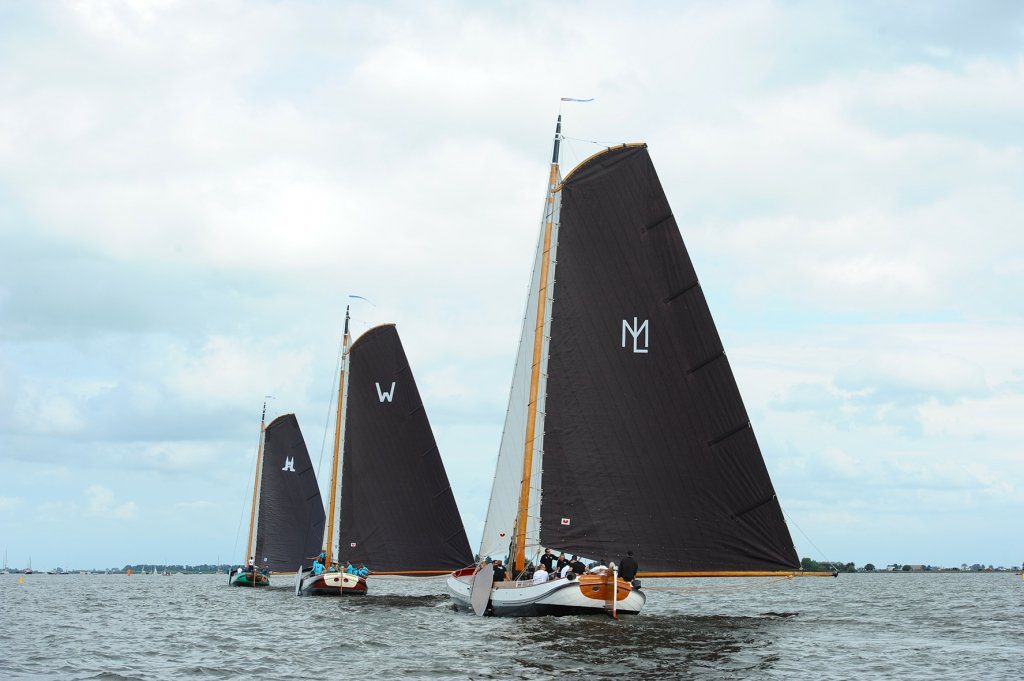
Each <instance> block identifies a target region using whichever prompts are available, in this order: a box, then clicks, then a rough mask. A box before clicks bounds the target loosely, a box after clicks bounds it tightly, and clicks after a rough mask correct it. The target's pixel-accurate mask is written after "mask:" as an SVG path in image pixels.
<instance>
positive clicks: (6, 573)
mask: <svg viewBox="0 0 1024 681" xmlns="http://www.w3.org/2000/svg"><path fill="white" fill-rule="evenodd" d="M9 574H11V571H10V570H9V569H7V549H4V569H3V571H2V572H0V575H9Z"/></svg>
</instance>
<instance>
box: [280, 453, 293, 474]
mask: <svg viewBox="0 0 1024 681" xmlns="http://www.w3.org/2000/svg"><path fill="white" fill-rule="evenodd" d="M281 470H283V471H291V472H292V473H294V472H295V457H294V456H289V457H288V458H286V459H285V460H284V468H282V469H281Z"/></svg>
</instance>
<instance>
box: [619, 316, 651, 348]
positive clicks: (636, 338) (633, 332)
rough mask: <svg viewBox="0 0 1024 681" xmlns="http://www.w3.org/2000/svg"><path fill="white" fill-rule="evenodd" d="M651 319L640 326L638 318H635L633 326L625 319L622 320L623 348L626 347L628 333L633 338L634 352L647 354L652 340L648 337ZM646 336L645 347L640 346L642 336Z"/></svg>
mask: <svg viewBox="0 0 1024 681" xmlns="http://www.w3.org/2000/svg"><path fill="white" fill-rule="evenodd" d="M649 321H650V320H649V319H645V320H644V323H643V324H640V323H639V321H638V320H637V318H636V317H633V325H632V326H630V324H629V322H628V321H627V320H625V319H623V320H622V347H626V332H627V331H628V332H629V335H630V336H632V337H633V352H641V353H643V352H647V349H648V347H649V346H650V339H649V337H648V330H649V327H648V322H649ZM641 333H642V334H643V335H644V339H643V345H642V346H641V344H640V334H641Z"/></svg>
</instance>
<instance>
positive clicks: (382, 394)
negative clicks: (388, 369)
mask: <svg viewBox="0 0 1024 681" xmlns="http://www.w3.org/2000/svg"><path fill="white" fill-rule="evenodd" d="M374 385H376V386H377V397H379V398H380V401H381V402H383V401H385V400H387V401H388V402H390V401H391V399H392V398H393V397H394V396H395V382H394V381H391V390H388V391H387V392H385V391H383V390H381V389H380V383H375V384H374Z"/></svg>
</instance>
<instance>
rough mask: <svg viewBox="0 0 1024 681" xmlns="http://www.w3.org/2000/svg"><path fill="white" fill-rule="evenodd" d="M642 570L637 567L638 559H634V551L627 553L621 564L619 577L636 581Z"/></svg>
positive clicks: (628, 580)
mask: <svg viewBox="0 0 1024 681" xmlns="http://www.w3.org/2000/svg"><path fill="white" fill-rule="evenodd" d="M639 570H640V566H639V565H637V563H636V559H635V558H633V552H632V551H626V557H625V558H623V559H622V561H620V562H619V577H621V578H622V579H624V580H626V581H627V582H632V581H633V580H634V579H636V573H637V572H638V571H639Z"/></svg>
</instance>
